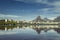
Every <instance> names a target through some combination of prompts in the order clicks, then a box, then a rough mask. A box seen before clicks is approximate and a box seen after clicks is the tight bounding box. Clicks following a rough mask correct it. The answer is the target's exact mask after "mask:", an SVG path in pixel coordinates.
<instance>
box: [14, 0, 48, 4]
mask: <svg viewBox="0 0 60 40" xmlns="http://www.w3.org/2000/svg"><path fill="white" fill-rule="evenodd" d="M15 1H22V2H27V3H30V2H31V3H41V2H43V3H46V2H47V1H48V0H15Z"/></svg>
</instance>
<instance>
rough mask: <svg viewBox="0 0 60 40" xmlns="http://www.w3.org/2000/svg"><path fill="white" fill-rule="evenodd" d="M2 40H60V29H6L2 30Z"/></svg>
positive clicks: (0, 34)
mask: <svg viewBox="0 0 60 40" xmlns="http://www.w3.org/2000/svg"><path fill="white" fill-rule="evenodd" d="M0 40H60V29H39V28H29V27H23V28H19V27H17V28H12V29H11V28H10V29H7V28H4V29H0Z"/></svg>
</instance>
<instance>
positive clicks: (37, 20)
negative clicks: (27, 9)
mask: <svg viewBox="0 0 60 40" xmlns="http://www.w3.org/2000/svg"><path fill="white" fill-rule="evenodd" d="M41 21H43V19H41V17H40V16H38V17H37V18H36V19H34V20H33V22H41Z"/></svg>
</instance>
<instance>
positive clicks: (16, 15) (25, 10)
mask: <svg viewBox="0 0 60 40" xmlns="http://www.w3.org/2000/svg"><path fill="white" fill-rule="evenodd" d="M39 15H40V16H41V17H42V18H45V17H47V18H49V19H54V18H55V17H57V16H60V0H0V19H1V18H5V19H15V20H33V19H35V18H36V17H37V16H39Z"/></svg>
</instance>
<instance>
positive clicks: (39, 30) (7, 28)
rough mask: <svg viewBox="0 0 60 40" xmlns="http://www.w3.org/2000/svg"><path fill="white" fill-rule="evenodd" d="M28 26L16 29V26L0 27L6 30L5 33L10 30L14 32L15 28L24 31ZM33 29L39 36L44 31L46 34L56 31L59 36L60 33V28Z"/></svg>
mask: <svg viewBox="0 0 60 40" xmlns="http://www.w3.org/2000/svg"><path fill="white" fill-rule="evenodd" d="M27 27H28V26H23V27H19V26H17V27H14V26H12V27H0V30H5V31H8V30H9V29H10V30H13V29H14V28H20V29H23V28H27ZM29 28H31V27H30V26H29ZM31 29H33V30H35V31H36V32H37V33H38V34H40V33H41V31H42V30H43V31H44V32H47V31H49V30H52V29H53V30H54V31H56V32H57V33H58V34H59V33H60V28H48V29H47V28H37V27H35V28H33V27H32V28H31Z"/></svg>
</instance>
